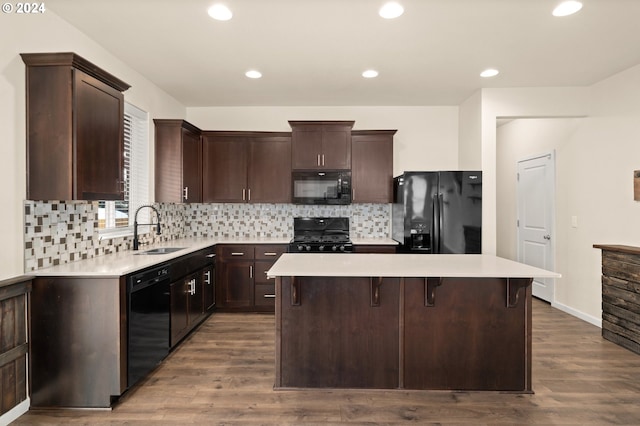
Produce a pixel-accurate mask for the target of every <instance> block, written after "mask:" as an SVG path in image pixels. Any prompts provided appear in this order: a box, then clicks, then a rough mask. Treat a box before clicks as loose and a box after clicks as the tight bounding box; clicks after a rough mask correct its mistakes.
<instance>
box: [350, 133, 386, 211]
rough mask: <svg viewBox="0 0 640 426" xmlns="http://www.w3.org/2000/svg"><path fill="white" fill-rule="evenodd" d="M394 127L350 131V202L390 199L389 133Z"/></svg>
mask: <svg viewBox="0 0 640 426" xmlns="http://www.w3.org/2000/svg"><path fill="white" fill-rule="evenodd" d="M395 133H396V130H354V131H353V132H351V182H352V196H353V198H352V202H354V203H392V202H393V135H394V134H395Z"/></svg>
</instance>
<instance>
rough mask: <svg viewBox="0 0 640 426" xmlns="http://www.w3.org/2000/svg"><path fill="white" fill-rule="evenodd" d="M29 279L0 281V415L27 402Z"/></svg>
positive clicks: (18, 278) (19, 278)
mask: <svg viewBox="0 0 640 426" xmlns="http://www.w3.org/2000/svg"><path fill="white" fill-rule="evenodd" d="M30 291H31V279H30V278H29V277H24V276H23V277H17V278H12V279H8V280H3V281H0V330H2V342H1V344H0V383H2V391H1V392H0V395H2V397H1V398H0V415H2V414H4V413H6V412H7V411H9V410H11V409H12V408H14V407H15V406H17V405H18V404H20V403H21V402H22V401H24V400H26V399H27V353H28V349H29V343H28V342H27V322H26V320H27V294H28V293H29V292H30Z"/></svg>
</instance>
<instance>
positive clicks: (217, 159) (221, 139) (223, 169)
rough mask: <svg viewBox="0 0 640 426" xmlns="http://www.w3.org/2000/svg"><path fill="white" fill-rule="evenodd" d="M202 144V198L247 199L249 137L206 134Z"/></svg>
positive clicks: (238, 200)
mask: <svg viewBox="0 0 640 426" xmlns="http://www.w3.org/2000/svg"><path fill="white" fill-rule="evenodd" d="M202 143H203V146H202V150H203V154H202V157H203V161H204V165H203V171H202V173H203V179H202V181H203V201H204V202H205V203H211V202H222V203H242V202H245V200H246V198H247V154H246V138H244V137H236V136H219V135H215V134H214V133H207V134H205V135H204V137H203V140H202Z"/></svg>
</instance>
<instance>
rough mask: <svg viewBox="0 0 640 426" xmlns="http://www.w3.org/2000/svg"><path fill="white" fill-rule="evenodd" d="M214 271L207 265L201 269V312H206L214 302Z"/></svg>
mask: <svg viewBox="0 0 640 426" xmlns="http://www.w3.org/2000/svg"><path fill="white" fill-rule="evenodd" d="M215 281H216V278H215V271H214V268H213V266H207V267H206V268H204V269H203V270H202V296H203V299H204V301H203V312H208V311H209V310H211V308H213V307H214V306H215V304H216V292H215V288H216V284H215Z"/></svg>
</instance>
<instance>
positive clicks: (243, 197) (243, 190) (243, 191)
mask: <svg viewBox="0 0 640 426" xmlns="http://www.w3.org/2000/svg"><path fill="white" fill-rule="evenodd" d="M245 193H246V191H245V189H244V188H242V201H245Z"/></svg>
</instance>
